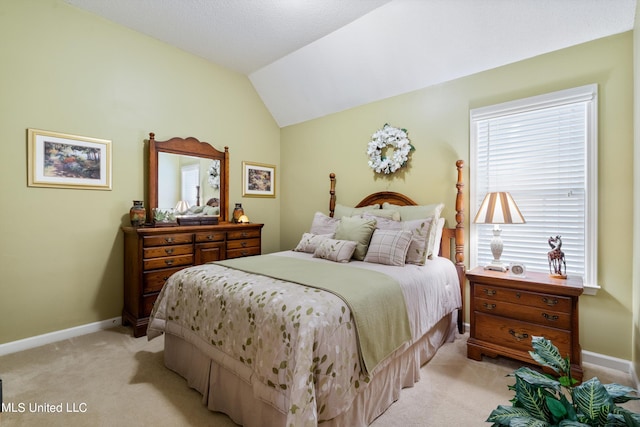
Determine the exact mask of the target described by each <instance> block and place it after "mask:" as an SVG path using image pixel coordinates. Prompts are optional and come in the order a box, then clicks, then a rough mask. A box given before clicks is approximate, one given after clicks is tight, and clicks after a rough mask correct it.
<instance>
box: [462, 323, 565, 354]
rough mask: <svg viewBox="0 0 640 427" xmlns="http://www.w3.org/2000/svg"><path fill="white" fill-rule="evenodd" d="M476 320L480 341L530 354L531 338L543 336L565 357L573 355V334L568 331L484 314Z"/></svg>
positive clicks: (477, 337)
mask: <svg viewBox="0 0 640 427" xmlns="http://www.w3.org/2000/svg"><path fill="white" fill-rule="evenodd" d="M475 318H476V319H475V320H476V324H475V326H474V329H475V337H476V339H478V340H480V341H487V342H491V343H494V344H497V345H500V346H504V347H509V348H512V349H514V350H521V351H526V352H528V351H530V350H532V347H531V337H532V336H543V337H545V338H547V339H548V340H551V341H552V342H553V345H555V346H556V347H558V350H559V351H560V354H561V355H562V356H563V357H564V356H568V355H570V354H571V334H570V332H569V331H567V330H564V329H555V328H548V327H545V326H541V325H537V324H534V323H528V322H522V321H519V320H513V319H504V318H502V317H498V316H491V315H488V314H484V313H476V316H475Z"/></svg>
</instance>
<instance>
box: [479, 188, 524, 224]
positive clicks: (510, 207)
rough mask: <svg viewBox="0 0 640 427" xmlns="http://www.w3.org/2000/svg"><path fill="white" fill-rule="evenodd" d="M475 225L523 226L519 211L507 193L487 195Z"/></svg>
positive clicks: (522, 218)
mask: <svg viewBox="0 0 640 427" xmlns="http://www.w3.org/2000/svg"><path fill="white" fill-rule="evenodd" d="M473 222H475V223H476V224H524V223H525V220H524V217H523V216H522V213H520V209H518V206H517V205H516V202H514V201H513V197H511V194H509V193H507V192H503V191H501V192H495V193H487V195H486V196H485V197H484V200H483V201H482V204H481V205H480V209H479V210H478V213H477V214H476V218H475V219H474V221H473Z"/></svg>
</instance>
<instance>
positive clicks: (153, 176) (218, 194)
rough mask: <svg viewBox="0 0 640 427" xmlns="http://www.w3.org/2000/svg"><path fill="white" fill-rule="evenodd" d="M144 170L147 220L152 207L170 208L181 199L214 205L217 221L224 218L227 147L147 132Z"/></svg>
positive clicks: (151, 218)
mask: <svg viewBox="0 0 640 427" xmlns="http://www.w3.org/2000/svg"><path fill="white" fill-rule="evenodd" d="M148 171H149V187H148V190H149V194H148V198H147V200H148V201H149V209H148V210H147V218H148V221H149V222H152V220H153V210H154V209H155V208H163V209H169V208H174V207H176V205H177V204H178V202H179V201H181V200H185V201H187V202H188V203H189V205H190V206H204V205H209V206H214V207H218V208H219V212H218V221H219V222H227V221H228V218H229V147H225V148H224V151H218V150H216V149H215V148H214V147H213V146H212V145H210V144H209V143H206V142H200V141H198V140H197V139H196V138H193V137H189V138H178V137H177V138H171V139H169V140H167V141H156V139H155V134H154V133H153V132H151V133H149V169H148Z"/></svg>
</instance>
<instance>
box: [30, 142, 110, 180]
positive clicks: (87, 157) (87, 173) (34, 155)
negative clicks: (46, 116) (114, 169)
mask: <svg viewBox="0 0 640 427" xmlns="http://www.w3.org/2000/svg"><path fill="white" fill-rule="evenodd" d="M27 134H28V135H27V145H28V146H27V155H28V177H27V185H28V186H29V187H53V188H77V189H91V190H111V141H109V140H106V139H98V138H90V137H85V136H78V135H70V134H66V133H58V132H50V131H44V130H38V129H28V130H27Z"/></svg>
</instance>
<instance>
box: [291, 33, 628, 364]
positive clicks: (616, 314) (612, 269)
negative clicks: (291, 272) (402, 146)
mask: <svg viewBox="0 0 640 427" xmlns="http://www.w3.org/2000/svg"><path fill="white" fill-rule="evenodd" d="M632 47H633V36H632V33H631V32H629V33H625V34H622V35H618V36H613V37H609V38H606V39H601V40H597V41H594V42H591V43H587V44H584V45H580V46H575V47H572V48H568V49H564V50H562V51H558V52H555V53H551V54H547V55H543V56H539V57H536V58H533V59H530V60H527V61H522V62H519V63H516V64H512V65H508V66H504V67H501V68H497V69H494V70H490V71H487V72H483V73H479V74H476V75H473V76H470V77H466V78H461V79H458V80H455V81H452V82H448V83H444V84H440V85H437V86H433V87H428V88H425V89H423V90H419V91H415V92H411V93H408V94H406V95H402V96H397V97H394V98H391V99H387V100H383V101H380V102H376V103H372V104H368V105H365V106H362V107H359V108H354V109H351V110H348V111H344V112H341V113H337V114H333V115H330V116H327V117H324V118H320V119H317V120H313V121H309V122H306V123H302V124H299V125H294V126H290V127H286V128H283V129H282V132H281V133H282V136H281V162H282V164H283V165H284V166H283V168H282V175H281V177H282V183H283V184H282V187H281V188H282V194H283V196H282V199H281V200H282V216H281V221H282V225H281V228H282V237H281V240H282V248H283V249H289V248H291V247H293V246H294V245H295V244H296V243H297V241H298V240H299V239H300V236H301V235H302V233H303V232H304V231H305V230H307V229H308V227H309V225H310V222H311V218H312V216H313V213H314V212H315V211H324V212H326V211H327V205H328V189H329V187H328V186H329V181H328V174H329V172H335V173H336V175H337V179H338V182H337V195H338V202H342V203H344V204H354V203H357V202H358V201H359V200H360V199H361V198H362V197H363V196H364V195H366V194H368V193H370V192H373V191H382V190H391V191H400V192H403V193H406V194H407V195H409V196H412V197H413V198H414V199H415V200H416V201H418V202H423V203H428V202H434V201H441V200H442V201H445V202H446V203H447V209H446V211H445V215H446V217H447V219H448V221H449V223H450V224H451V223H453V219H454V218H453V200H454V195H455V189H454V187H453V185H454V182H455V167H454V163H455V160H456V159H463V160H465V161H466V162H468V159H469V125H468V123H469V110H470V109H472V108H476V107H481V106H485V105H490V104H494V103H499V102H504V101H508V100H513V99H518V98H523V97H528V96H533V95H538V94H542V93H547V92H552V91H556V90H560V89H566V88H570V87H576V86H581V85H585V84H590V83H597V84H598V86H599V96H600V98H599V100H600V108H599V115H600V116H599V158H598V160H599V186H598V190H599V265H598V267H599V283H600V285H601V286H602V289H601V290H600V291H599V293H598V295H597V296H595V297H592V296H583V297H581V299H580V310H581V311H580V327H581V330H580V335H581V344H582V347H583V349H584V350H589V351H593V352H597V353H602V354H607V355H610V356H614V357H618V358H623V359H627V360H629V359H631V353H632V349H631V345H630V337H631V336H632V312H633V307H632V299H631V295H632V256H631V250H632V236H631V233H629V232H625V231H624V230H625V228H626V227H628V224H631V223H632V208H633V193H632V182H631V170H632V165H633V158H632V155H631V154H632V152H633V121H632V110H633V94H632V91H631V90H630V88H632V87H633V86H632V85H633V80H632V56H633V55H632V53H633V51H632ZM399 68H400V69H401V66H400V67H399ZM387 122H388V123H390V124H392V125H394V126H397V127H404V128H406V129H407V130H408V131H409V137H410V138H411V140H412V143H413V145H414V146H415V147H416V151H414V152H413V154H412V158H411V161H410V165H409V167H408V169H407V170H406V171H404V172H402V173H401V174H398V175H397V176H392V177H379V176H376V175H375V174H374V173H373V172H372V171H371V170H370V169H369V168H368V166H367V156H366V145H367V142H368V141H369V139H370V136H371V134H372V133H373V132H374V131H375V130H376V129H378V128H380V127H381V126H382V125H383V124H384V123H387ZM466 175H467V176H466V178H465V179H466V181H467V182H468V173H466ZM465 192H466V193H467V194H468V188H466V189H465ZM466 211H467V215H466V216H467V226H468V218H469V217H470V216H471V215H470V214H469V212H468V204H467V207H466ZM613 331H615V333H613Z"/></svg>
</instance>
